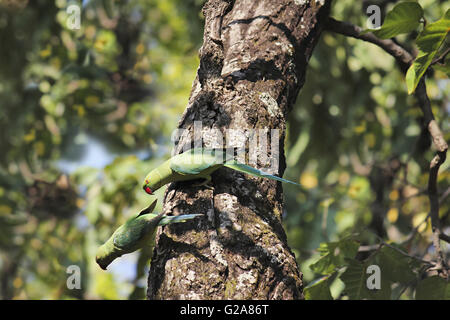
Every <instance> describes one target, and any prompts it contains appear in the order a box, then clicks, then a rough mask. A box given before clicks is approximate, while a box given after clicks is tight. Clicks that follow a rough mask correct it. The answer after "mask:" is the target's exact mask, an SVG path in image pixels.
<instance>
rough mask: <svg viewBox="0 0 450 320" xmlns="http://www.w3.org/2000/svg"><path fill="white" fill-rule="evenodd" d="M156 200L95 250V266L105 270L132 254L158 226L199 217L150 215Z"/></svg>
mask: <svg viewBox="0 0 450 320" xmlns="http://www.w3.org/2000/svg"><path fill="white" fill-rule="evenodd" d="M156 202H157V200H155V201H153V202H152V204H151V205H150V206H149V207H148V208H146V209H144V210H142V211H141V212H140V213H139V214H137V215H134V216H133V217H131V218H130V219H128V220H127V221H126V222H125V223H124V224H123V225H121V226H120V227H119V228H117V230H116V231H114V233H113V234H112V236H111V237H110V238H109V239H108V241H106V242H105V243H104V244H103V245H102V246H100V248H98V250H97V255H96V257H95V260H96V261H97V264H98V265H99V266H100V267H101V268H102V269H103V270H106V268H107V267H108V265H109V264H110V263H111V262H113V261H114V260H115V259H116V258H118V257H120V256H122V255H124V254H127V253H131V252H134V251H136V250H138V249H140V248H142V247H144V246H145V245H146V244H148V243H149V242H150V240H151V239H152V237H153V235H154V233H155V230H156V228H157V227H158V226H165V225H167V224H172V223H178V222H185V221H186V220H189V219H193V218H195V217H198V216H201V214H185V215H180V216H165V215H164V214H163V213H161V214H154V213H152V212H153V210H154V208H155V206H156Z"/></svg>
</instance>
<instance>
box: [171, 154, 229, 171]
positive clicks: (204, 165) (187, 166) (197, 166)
mask: <svg viewBox="0 0 450 320" xmlns="http://www.w3.org/2000/svg"><path fill="white" fill-rule="evenodd" d="M222 157H223V151H222V150H221V149H191V150H188V151H186V152H183V153H181V154H178V155H176V156H174V157H173V158H172V159H171V161H170V168H171V169H172V170H173V171H175V172H177V173H179V174H183V175H197V174H201V173H202V172H204V171H205V170H207V169H209V168H211V167H213V166H220V165H223V161H221V160H220V159H223V158H222Z"/></svg>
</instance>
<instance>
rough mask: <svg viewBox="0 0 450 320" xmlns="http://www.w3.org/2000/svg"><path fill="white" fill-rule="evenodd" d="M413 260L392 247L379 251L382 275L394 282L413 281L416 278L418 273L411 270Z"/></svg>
mask: <svg viewBox="0 0 450 320" xmlns="http://www.w3.org/2000/svg"><path fill="white" fill-rule="evenodd" d="M411 260H412V259H411V258H408V257H406V256H404V255H402V254H401V253H400V252H398V251H396V250H394V249H392V248H389V247H383V248H382V249H381V250H380V253H379V263H380V268H381V270H382V276H383V277H386V278H387V279H389V280H390V281H392V282H400V283H409V282H411V281H412V280H414V279H415V278H416V274H415V273H414V272H413V271H412V270H411Z"/></svg>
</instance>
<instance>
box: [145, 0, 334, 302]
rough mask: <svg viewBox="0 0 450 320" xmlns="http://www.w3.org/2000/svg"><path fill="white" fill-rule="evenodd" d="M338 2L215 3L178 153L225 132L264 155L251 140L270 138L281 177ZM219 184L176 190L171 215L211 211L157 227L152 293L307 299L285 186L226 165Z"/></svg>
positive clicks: (231, 141) (167, 207) (168, 205)
mask: <svg viewBox="0 0 450 320" xmlns="http://www.w3.org/2000/svg"><path fill="white" fill-rule="evenodd" d="M330 2H331V0H326V1H325V0H315V1H314V0H310V1H307V0H280V1H274V0H260V1H255V0H236V1H231V0H228V1H224V0H210V1H208V2H207V3H206V4H205V6H204V8H203V12H204V15H205V31H204V43H203V46H202V48H201V49H200V52H199V54H200V66H199V69H198V72H197V77H196V79H195V81H194V83H193V88H192V91H191V95H190V98H189V104H188V107H187V109H186V111H185V113H184V114H183V117H182V119H181V121H180V123H179V128H180V129H185V131H179V135H180V136H179V140H178V144H177V145H176V148H175V153H180V152H181V151H182V150H186V149H189V148H190V147H197V146H205V147H223V145H222V141H223V140H222V137H223V138H224V140H225V141H226V146H227V147H236V148H241V149H249V148H250V152H249V157H250V158H252V159H255V158H253V157H254V156H255V155H258V156H262V155H263V154H264V151H265V150H264V149H265V148H264V147H259V148H256V149H255V148H253V151H252V141H253V142H254V141H258V140H257V138H258V137H259V138H260V139H262V140H259V141H260V142H261V141H264V137H266V138H267V141H268V144H269V155H270V157H271V159H275V162H274V163H275V165H276V166H275V169H273V166H272V167H271V168H272V169H267V161H266V162H264V161H259V162H257V166H258V167H260V168H261V169H264V170H266V171H272V172H273V173H274V174H277V175H279V176H282V174H283V172H284V169H285V158H284V149H283V144H284V136H285V128H286V117H287V115H288V112H289V110H290V109H291V108H292V106H293V104H294V102H295V99H296V97H297V94H298V92H299V90H300V88H301V87H302V85H303V83H304V79H305V71H306V68H307V64H308V60H309V58H310V56H311V54H312V51H313V48H314V46H315V44H316V42H317V40H318V38H319V36H320V33H321V30H322V26H323V25H324V22H325V20H326V19H327V17H328V12H329V6H330ZM197 121H198V122H197ZM200 126H201V128H200ZM228 129H235V130H240V131H230V130H228ZM271 129H277V130H278V131H276V130H275V131H271ZM227 130H228V131H227ZM270 133H274V134H273V135H270ZM200 143H201V144H200ZM253 146H254V144H253ZM274 146H275V147H274ZM278 146H279V148H278ZM272 164H273V163H272ZM254 166H255V165H254ZM210 185H212V187H208V186H193V183H192V182H190V183H188V182H179V183H172V184H171V185H170V186H169V187H168V189H167V191H166V194H165V202H164V208H163V210H164V212H165V213H166V214H173V215H178V214H188V213H204V215H205V216H204V217H201V218H197V219H195V220H192V221H189V222H186V223H182V224H174V225H172V226H167V227H163V228H160V229H159V230H158V234H157V237H156V246H155V249H154V253H153V259H152V263H151V268H150V274H149V279H148V292H147V297H148V298H149V299H302V298H303V293H302V275H301V273H300V271H299V270H298V266H297V263H296V260H295V257H294V254H293V253H292V252H291V250H290V249H289V247H288V245H287V239H286V235H285V232H284V230H283V227H282V224H281V219H282V213H283V192H282V186H281V183H279V182H276V181H273V180H269V179H264V178H262V179H259V178H253V177H250V176H248V175H245V174H242V173H239V172H237V171H233V170H231V169H228V168H221V169H219V170H218V171H216V172H215V173H214V174H213V176H212V182H211V183H210Z"/></svg>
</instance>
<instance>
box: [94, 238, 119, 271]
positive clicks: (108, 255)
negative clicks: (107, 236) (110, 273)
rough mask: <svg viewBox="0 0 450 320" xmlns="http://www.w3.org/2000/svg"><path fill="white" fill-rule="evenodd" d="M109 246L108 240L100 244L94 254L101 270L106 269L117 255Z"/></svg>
mask: <svg viewBox="0 0 450 320" xmlns="http://www.w3.org/2000/svg"><path fill="white" fill-rule="evenodd" d="M109 247H110V243H109V242H107V243H105V244H104V245H102V246H100V248H98V250H97V254H96V256H95V261H96V262H97V264H98V265H99V266H100V268H102V269H103V270H106V268H107V267H108V266H109V265H110V263H111V262H113V261H114V259H116V258H117V255H115V254H114V252H113V251H112V250H111V249H110V248H109Z"/></svg>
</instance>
